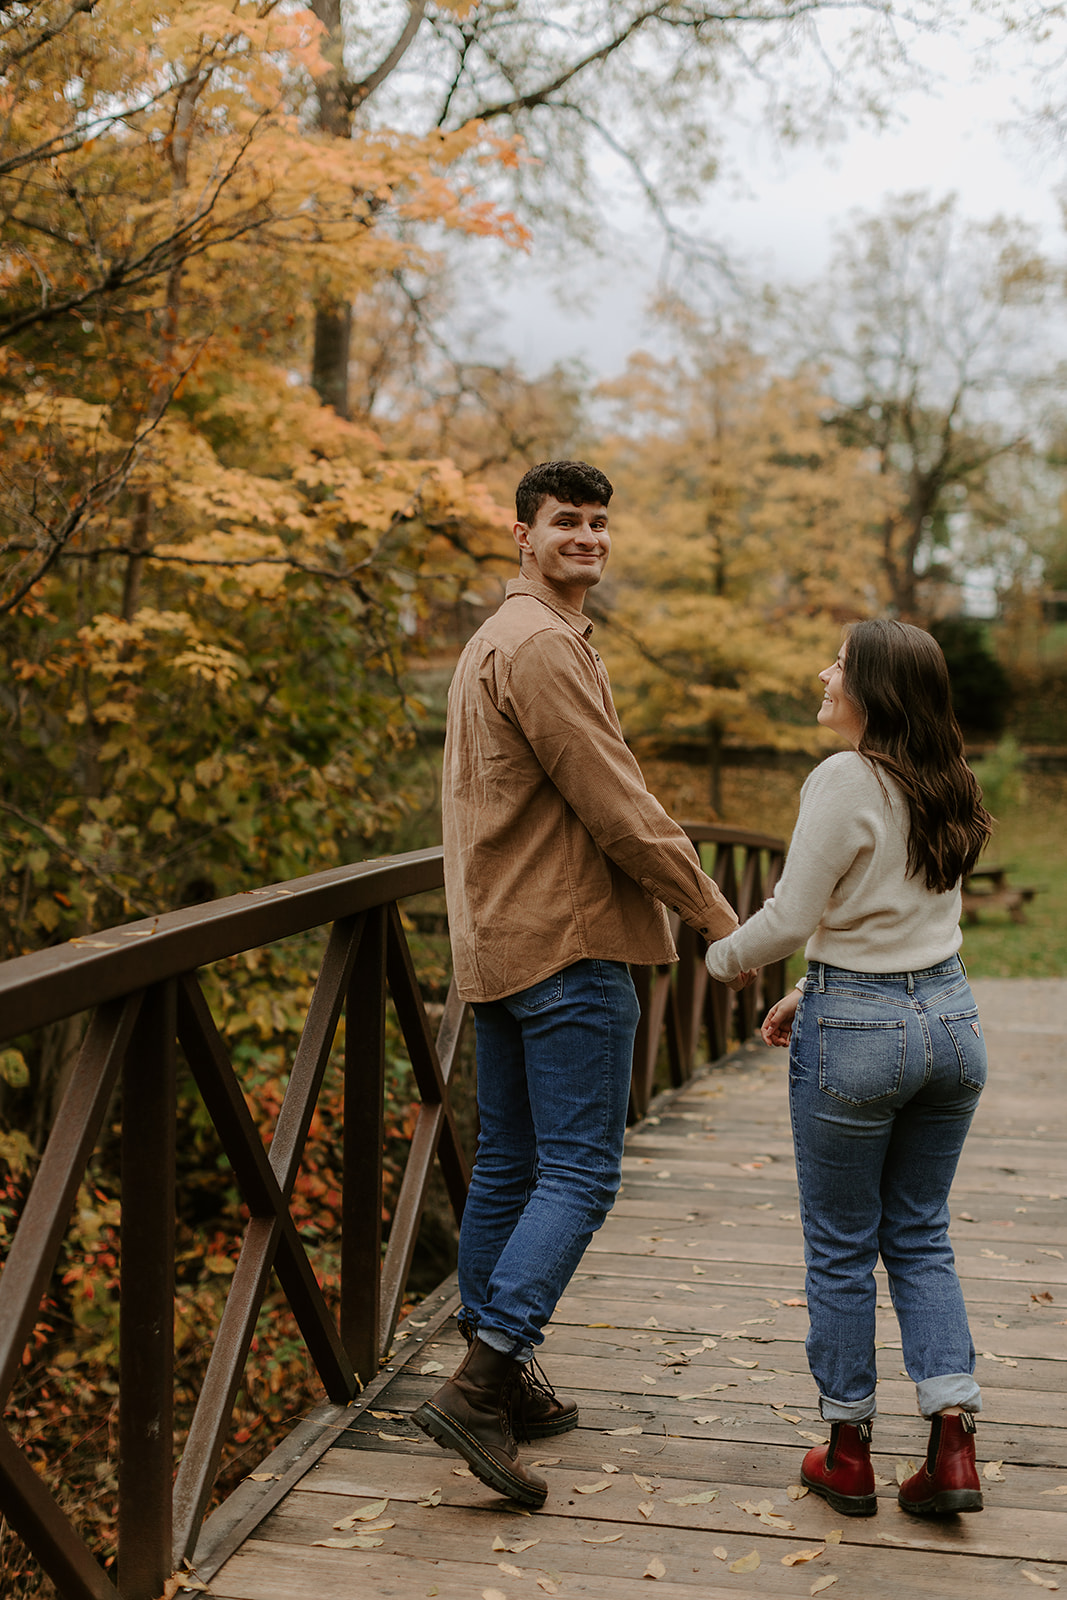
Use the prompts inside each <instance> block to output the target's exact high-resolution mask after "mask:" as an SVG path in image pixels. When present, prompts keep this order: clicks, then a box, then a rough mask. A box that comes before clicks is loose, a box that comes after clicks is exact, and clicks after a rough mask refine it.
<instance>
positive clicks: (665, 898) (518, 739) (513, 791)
mask: <svg viewBox="0 0 1067 1600" xmlns="http://www.w3.org/2000/svg"><path fill="white" fill-rule="evenodd" d="M592 628H593V625H592V623H591V622H590V621H589V620H588V618H586V617H585V616H583V615H582V613H581V612H580V611H573V610H571V609H570V608H569V607H568V606H566V605H564V604H563V603H562V601H561V600H560V599H559V598H558V596H557V595H556V593H555V591H554V590H552V589H551V588H550V587H549V586H548V585H546V584H544V583H542V582H539V581H534V580H531V579H528V578H524V577H520V578H516V579H514V580H513V581H512V582H511V583H509V584H508V587H507V597H506V599H505V601H504V603H503V605H502V606H501V607H500V610H499V611H497V612H496V614H495V615H494V616H492V617H490V618H489V620H488V621H487V622H485V623H483V625H482V626H481V627H480V628H479V629H478V632H477V633H476V634H475V635H474V637H473V638H472V639H471V641H470V643H469V644H468V645H467V647H466V649H465V650H464V652H463V654H462V656H461V657H460V661H459V665H458V667H457V668H456V674H455V677H454V678H453V680H452V687H451V689H450V691H449V696H448V731H447V736H446V739H445V761H444V775H443V784H442V812H443V822H444V847H445V891H446V895H447V899H448V912H449V929H450V933H451V939H452V953H453V961H454V964H455V973H456V982H457V985H458V987H459V991H460V994H461V995H462V996H463V997H464V999H467V1000H499V999H501V998H502V996H504V995H508V994H515V993H517V992H518V991H519V990H520V989H525V988H528V987H529V985H530V984H533V983H537V982H539V981H540V980H541V979H542V978H547V977H549V976H551V974H552V973H554V972H559V971H560V969H561V968H563V967H566V966H569V965H570V964H571V963H572V962H575V961H580V960H583V959H585V958H589V957H592V958H598V959H600V960H606V961H632V962H638V963H646V964H647V963H651V962H658V961H673V960H674V958H675V954H676V952H675V948H674V941H673V940H672V938H671V934H670V929H669V927H668V924H667V913H666V910H665V909H664V905H663V904H661V903H660V902H665V903H666V905H668V906H670V907H672V908H673V909H674V910H675V911H677V912H678V914H679V915H680V916H681V917H682V918H683V920H684V921H686V922H688V923H689V924H690V925H691V926H692V927H694V928H697V929H699V930H700V932H701V933H703V934H705V935H706V937H707V938H708V939H719V938H722V937H723V936H724V935H725V934H727V933H730V932H731V931H732V930H733V929H734V928H735V927H736V926H737V918H736V916H735V915H734V912H733V910H732V909H731V907H730V906H729V904H728V903H727V902H726V900H725V899H724V898H723V896H722V895H721V894H720V892H719V890H718V889H717V888H716V886H715V884H714V883H713V882H712V881H711V879H710V878H709V877H708V876H707V875H706V874H705V873H704V872H702V871H701V869H700V866H699V864H698V860H697V855H696V851H695V849H694V847H693V845H692V844H691V843H690V841H689V840H688V839H687V838H686V836H685V834H684V833H683V831H682V829H681V828H680V827H679V826H678V824H677V823H676V822H673V821H672V820H671V818H670V817H669V816H668V815H667V813H666V812H665V811H664V809H663V807H662V806H661V805H660V803H659V801H658V800H656V799H654V798H653V796H652V795H650V794H649V792H648V790H647V789H646V788H645V784H644V779H643V778H642V776H641V770H640V768H639V767H638V765H637V762H636V761H635V760H634V758H633V756H632V755H631V753H630V751H629V750H628V749H627V747H626V744H625V742H624V740H623V737H622V730H621V728H620V727H619V719H618V717H617V716H616V713H615V707H614V704H613V703H612V698H611V687H610V685H609V683H608V676H607V673H606V671H605V670H604V665H603V663H602V661H601V660H600V657H599V656H598V655H597V653H596V651H595V650H594V649H593V647H592V645H591V644H590V643H589V635H590V633H591V632H592Z"/></svg>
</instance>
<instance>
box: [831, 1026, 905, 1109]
mask: <svg viewBox="0 0 1067 1600" xmlns="http://www.w3.org/2000/svg"><path fill="white" fill-rule="evenodd" d="M904 1050H905V1024H904V1020H903V1018H893V1019H890V1020H888V1021H877V1022H875V1021H870V1022H863V1021H859V1020H857V1019H852V1018H845V1017H841V1018H837V1017H820V1018H819V1087H820V1089H822V1090H823V1092H824V1093H826V1094H829V1095H833V1097H834V1099H835V1100H844V1101H845V1102H846V1103H847V1104H848V1105H851V1106H863V1105H867V1103H868V1102H869V1101H871V1100H885V1099H886V1098H887V1097H888V1096H889V1095H893V1094H896V1093H897V1091H898V1090H899V1089H900V1085H901V1083H902V1082H903V1080H904Z"/></svg>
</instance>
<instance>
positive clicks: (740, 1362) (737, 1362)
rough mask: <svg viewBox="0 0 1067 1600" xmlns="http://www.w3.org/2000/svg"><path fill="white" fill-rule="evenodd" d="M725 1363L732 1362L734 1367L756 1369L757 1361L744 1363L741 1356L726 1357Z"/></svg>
mask: <svg viewBox="0 0 1067 1600" xmlns="http://www.w3.org/2000/svg"><path fill="white" fill-rule="evenodd" d="M726 1359H727V1361H732V1362H733V1364H734V1366H735V1367H758V1366H759V1362H758V1361H745V1360H744V1358H743V1357H741V1356H727V1358H726Z"/></svg>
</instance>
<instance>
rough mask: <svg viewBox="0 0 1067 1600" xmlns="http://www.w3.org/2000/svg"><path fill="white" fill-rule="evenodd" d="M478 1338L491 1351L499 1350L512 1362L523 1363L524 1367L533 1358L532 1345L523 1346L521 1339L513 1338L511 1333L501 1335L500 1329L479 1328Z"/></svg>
mask: <svg viewBox="0 0 1067 1600" xmlns="http://www.w3.org/2000/svg"><path fill="white" fill-rule="evenodd" d="M478 1338H479V1339H480V1340H481V1341H482V1343H483V1344H487V1345H488V1346H489V1348H490V1350H498V1351H499V1352H500V1354H501V1355H502V1356H510V1357H511V1359H512V1361H521V1362H522V1363H523V1365H524V1366H525V1364H526V1362H527V1361H530V1360H532V1358H533V1345H532V1344H523V1342H522V1340H521V1339H515V1338H513V1337H512V1335H511V1334H510V1333H501V1332H500V1330H499V1329H498V1328H479V1329H478Z"/></svg>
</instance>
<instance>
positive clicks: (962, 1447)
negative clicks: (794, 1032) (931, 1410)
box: [897, 1411, 982, 1517]
mask: <svg viewBox="0 0 1067 1600" xmlns="http://www.w3.org/2000/svg"><path fill="white" fill-rule="evenodd" d="M974 1434H975V1424H974V1417H973V1415H972V1413H971V1412H970V1411H962V1412H961V1413H960V1415H959V1416H958V1417H956V1416H947V1417H943V1416H937V1417H931V1418H930V1443H929V1445H928V1447H927V1451H926V1460H925V1461H924V1463H923V1465H922V1466H921V1467H920V1468H919V1470H918V1472H916V1473H915V1474H914V1475H913V1476H912V1477H910V1478H908V1479H907V1481H906V1482H905V1483H903V1484H901V1487H900V1493H899V1494H898V1495H897V1501H898V1503H899V1504H900V1505H901V1506H902V1507H903V1509H904V1510H905V1511H910V1512H911V1514H912V1516H913V1517H938V1516H945V1515H947V1514H949V1513H951V1512H954V1511H981V1509H982V1485H981V1483H980V1481H979V1478H978V1468H977V1467H976V1466H975V1464H974Z"/></svg>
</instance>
